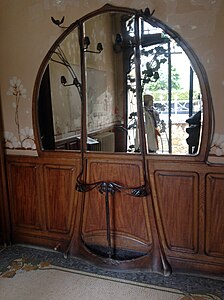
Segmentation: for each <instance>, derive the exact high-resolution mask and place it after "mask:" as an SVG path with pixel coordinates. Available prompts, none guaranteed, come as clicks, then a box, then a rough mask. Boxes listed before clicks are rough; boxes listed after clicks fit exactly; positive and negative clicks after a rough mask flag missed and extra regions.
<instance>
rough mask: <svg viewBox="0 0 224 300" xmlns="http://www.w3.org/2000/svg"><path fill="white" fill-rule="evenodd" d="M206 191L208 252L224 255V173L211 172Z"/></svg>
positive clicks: (219, 255)
mask: <svg viewBox="0 0 224 300" xmlns="http://www.w3.org/2000/svg"><path fill="white" fill-rule="evenodd" d="M206 191H207V192H206V204H205V241H206V246H205V248H206V253H207V254H208V255H211V256H217V257H224V174H223V175H221V174H220V175H219V174H209V175H208V176H207V178H206Z"/></svg>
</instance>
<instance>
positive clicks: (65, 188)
mask: <svg viewBox="0 0 224 300" xmlns="http://www.w3.org/2000/svg"><path fill="white" fill-rule="evenodd" d="M76 175H77V169H76V168H75V167H74V166H58V165H45V166H44V188H45V210H46V216H47V220H46V221H47V230H48V231H50V232H60V233H66V234H68V233H70V232H71V229H72V220H73V216H74V213H75V178H76Z"/></svg>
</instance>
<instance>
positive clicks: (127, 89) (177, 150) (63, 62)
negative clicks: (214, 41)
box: [38, 12, 203, 154]
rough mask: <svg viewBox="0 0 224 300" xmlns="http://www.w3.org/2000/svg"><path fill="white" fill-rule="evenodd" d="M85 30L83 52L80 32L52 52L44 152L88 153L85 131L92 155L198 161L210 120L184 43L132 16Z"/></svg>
mask: <svg viewBox="0 0 224 300" xmlns="http://www.w3.org/2000/svg"><path fill="white" fill-rule="evenodd" d="M136 22H138V26H137V27H136ZM82 26H83V28H82V32H83V36H82V45H80V42H79V41H80V39H79V35H78V30H79V28H78V27H77V28H75V30H73V31H72V32H71V33H70V34H69V35H67V37H66V38H65V39H64V40H63V42H62V43H60V45H58V46H57V48H56V49H55V51H54V52H53V53H52V56H51V59H50V61H49V64H48V67H47V68H46V71H45V73H44V76H43V79H42V82H41V87H40V93H39V102H38V112H39V114H38V115H39V127H40V134H41V141H42V147H43V149H46V150H48V149H64V150H80V138H81V130H85V131H86V135H84V136H86V149H87V151H103V152H112V153H113V152H126V153H139V152H141V151H142V147H143V143H145V147H146V150H147V153H158V154H196V153H197V152H198V150H199V146H200V137H201V127H202V126H201V124H202V119H203V114H202V111H203V107H202V99H201V91H200V86H199V82H198V78H197V75H196V73H195V72H194V70H193V68H192V66H191V63H190V61H189V59H188V57H187V55H186V54H185V52H184V50H183V49H182V48H181V47H180V46H179V45H178V44H177V42H176V41H175V40H174V39H172V38H171V37H170V36H169V35H168V34H167V33H166V32H165V31H163V30H162V29H161V28H159V27H156V26H155V25H154V24H153V25H152V24H149V23H148V22H146V21H145V20H143V19H142V18H141V17H138V18H136V17H133V16H131V15H128V14H124V13H114V12H113V13H111V12H110V13H104V14H100V15H97V16H94V17H92V18H90V19H88V20H87V21H85V22H84V24H82ZM136 28H138V30H137V31H136ZM80 49H82V51H81V53H80ZM138 51H139V52H138ZM82 55H83V58H84V60H83V61H84V70H85V76H84V78H85V79H84V82H81V78H82V79H83V77H82V76H81V73H82V66H81V63H80V57H82ZM138 71H139V75H138ZM139 86H140V97H138V95H137V94H138V93H137V89H138V88H139ZM82 93H83V94H82ZM83 96H84V97H83ZM82 101H85V103H86V105H85V108H86V111H85V112H84V114H85V120H86V125H85V126H84V127H85V128H82V126H81V119H82V118H81V115H82V112H81V106H82V105H81V103H82ZM139 102H140V106H142V111H139ZM141 112H143V115H142V116H141ZM141 117H142V118H143V124H144V128H140V123H141V122H139V118H141ZM140 130H144V137H145V139H144V140H142V139H141V138H140Z"/></svg>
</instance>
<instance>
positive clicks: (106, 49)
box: [84, 13, 136, 152]
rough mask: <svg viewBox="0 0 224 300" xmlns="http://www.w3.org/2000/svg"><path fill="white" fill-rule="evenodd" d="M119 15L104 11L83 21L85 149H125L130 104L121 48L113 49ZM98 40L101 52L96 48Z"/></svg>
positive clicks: (127, 145) (114, 150)
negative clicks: (86, 44)
mask: <svg viewBox="0 0 224 300" xmlns="http://www.w3.org/2000/svg"><path fill="white" fill-rule="evenodd" d="M123 17H124V16H123V15H120V14H114V13H107V14H102V15H99V16H96V17H94V18H92V19H90V20H88V21H87V22H85V26H84V31H85V40H87V41H89V45H88V48H87V49H86V50H85V59H86V82H87V84H86V86H87V114H86V116H87V136H88V138H87V149H88V150H89V151H104V152H128V151H129V144H130V142H129V130H128V126H129V124H128V122H129V120H128V115H129V111H130V105H129V104H128V103H129V102H128V101H129V96H127V93H126V88H125V86H126V74H125V70H124V67H125V63H124V51H123V49H122V50H121V49H117V48H116V49H115V39H116V36H117V33H118V32H119V33H120V32H121V30H122V28H121V26H122V22H121V20H122V18H123ZM87 37H88V38H87ZM99 43H100V45H102V51H98V50H97V49H99ZM120 50H121V51H120ZM127 99H128V100H127ZM135 111H136V108H135Z"/></svg>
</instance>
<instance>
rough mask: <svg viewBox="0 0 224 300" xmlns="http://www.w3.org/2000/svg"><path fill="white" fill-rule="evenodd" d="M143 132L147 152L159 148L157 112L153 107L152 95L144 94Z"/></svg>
mask: <svg viewBox="0 0 224 300" xmlns="http://www.w3.org/2000/svg"><path fill="white" fill-rule="evenodd" d="M144 111H145V132H146V140H147V147H148V152H150V153H153V152H156V151H157V150H158V149H159V146H158V136H160V133H159V129H158V123H159V113H158V112H157V111H156V109H155V108H154V107H153V96H152V95H144Z"/></svg>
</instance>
